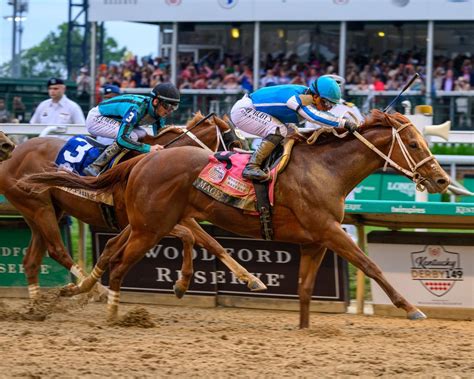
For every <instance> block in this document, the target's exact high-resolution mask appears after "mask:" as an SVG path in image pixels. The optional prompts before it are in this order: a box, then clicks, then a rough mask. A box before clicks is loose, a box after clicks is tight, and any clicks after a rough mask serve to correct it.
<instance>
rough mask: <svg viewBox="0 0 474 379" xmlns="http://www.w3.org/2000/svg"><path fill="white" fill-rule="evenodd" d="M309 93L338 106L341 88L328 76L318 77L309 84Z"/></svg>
mask: <svg viewBox="0 0 474 379" xmlns="http://www.w3.org/2000/svg"><path fill="white" fill-rule="evenodd" d="M311 91H312V92H313V93H315V94H318V95H319V96H320V97H322V98H323V99H326V100H329V101H330V102H331V103H334V104H338V103H339V101H340V100H341V88H340V87H339V84H337V82H336V81H335V80H334V79H333V78H331V77H329V76H320V77H319V78H318V80H315V81H314V82H313V83H311Z"/></svg>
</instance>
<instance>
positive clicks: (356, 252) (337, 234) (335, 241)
mask: <svg viewBox="0 0 474 379" xmlns="http://www.w3.org/2000/svg"><path fill="white" fill-rule="evenodd" d="M325 237H326V238H325V240H324V244H325V245H326V247H327V248H328V249H330V250H332V251H334V252H335V253H336V254H338V255H340V256H341V257H343V258H345V259H346V260H348V261H349V262H351V263H352V264H353V265H354V266H356V267H357V268H358V269H360V270H362V271H363V272H364V273H365V275H367V276H368V277H369V278H372V279H374V280H375V281H376V282H377V283H378V284H379V285H380V287H382V289H383V290H384V291H385V293H386V294H387V296H388V297H389V298H390V300H391V301H392V303H393V304H394V305H395V306H396V307H397V308H403V309H404V310H405V311H406V312H407V317H408V318H409V319H411V320H417V319H424V318H426V316H425V315H424V313H423V312H421V311H420V310H419V309H418V308H416V307H415V306H414V305H413V304H411V303H409V302H408V301H407V300H406V299H405V298H404V297H403V296H402V295H400V294H399V293H398V292H397V291H396V290H395V288H393V287H392V285H391V284H390V283H389V282H388V281H387V279H386V278H385V276H384V275H383V273H382V271H381V270H380V268H379V267H378V266H377V265H376V264H375V263H374V262H373V261H372V260H371V259H370V258H369V257H367V256H366V255H365V254H364V252H363V251H362V250H361V249H360V248H359V247H358V246H357V245H356V244H355V243H354V241H353V240H352V239H351V238H350V237H349V236H348V234H347V233H346V232H345V231H344V230H343V229H342V227H341V225H340V224H338V223H334V225H333V227H331V228H329V229H328V230H327V231H326V233H325Z"/></svg>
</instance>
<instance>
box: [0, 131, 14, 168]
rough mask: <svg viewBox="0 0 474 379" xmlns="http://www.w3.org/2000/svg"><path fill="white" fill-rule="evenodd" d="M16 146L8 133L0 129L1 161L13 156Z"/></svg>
mask: <svg viewBox="0 0 474 379" xmlns="http://www.w3.org/2000/svg"><path fill="white" fill-rule="evenodd" d="M14 148H15V144H14V143H13V141H12V140H11V139H10V138H8V137H7V135H6V134H5V133H3V132H1V131H0V162H3V161H6V160H7V159H9V158H10V157H11V156H12V151H13V149H14Z"/></svg>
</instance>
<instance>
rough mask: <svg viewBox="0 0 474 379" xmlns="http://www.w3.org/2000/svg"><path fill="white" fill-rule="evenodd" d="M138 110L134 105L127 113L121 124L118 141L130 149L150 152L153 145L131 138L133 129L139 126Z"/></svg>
mask: <svg viewBox="0 0 474 379" xmlns="http://www.w3.org/2000/svg"><path fill="white" fill-rule="evenodd" d="M138 120H139V119H138V110H137V108H136V107H134V106H132V107H130V109H129V110H128V111H127V112H126V113H125V115H124V117H123V118H122V123H121V124H120V129H119V132H118V134H117V143H118V144H119V145H120V146H122V147H125V148H127V149H130V150H135V151H139V152H140V153H149V152H150V149H151V146H150V145H148V144H145V143H141V142H137V141H134V140H133V139H132V138H130V135H131V134H132V132H133V130H134V129H135V127H136V126H138Z"/></svg>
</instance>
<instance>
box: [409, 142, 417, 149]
mask: <svg viewBox="0 0 474 379" xmlns="http://www.w3.org/2000/svg"><path fill="white" fill-rule="evenodd" d="M408 146H410V147H411V148H412V149H416V148H417V147H418V144H417V143H416V142H410V143H409V144H408Z"/></svg>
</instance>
